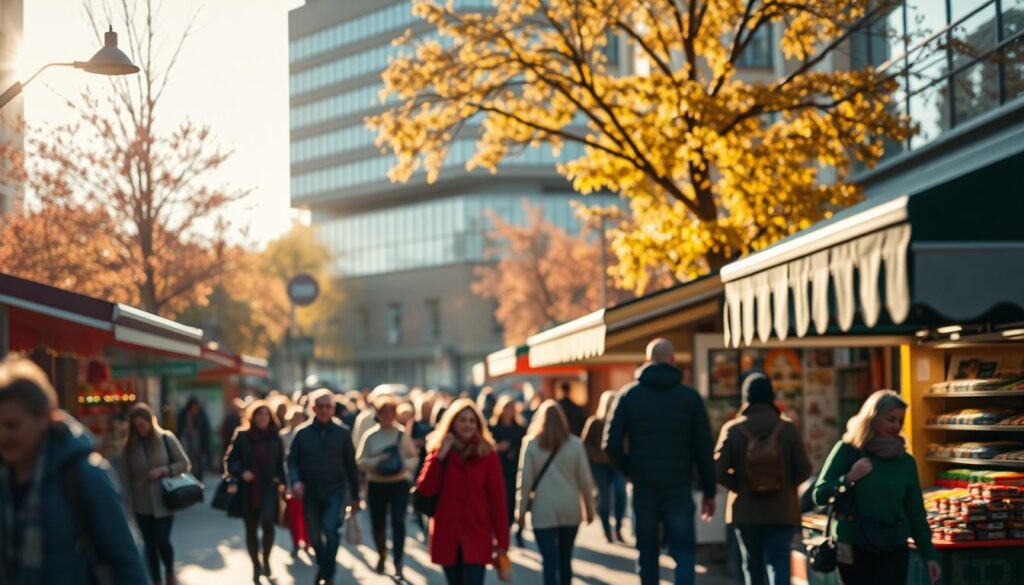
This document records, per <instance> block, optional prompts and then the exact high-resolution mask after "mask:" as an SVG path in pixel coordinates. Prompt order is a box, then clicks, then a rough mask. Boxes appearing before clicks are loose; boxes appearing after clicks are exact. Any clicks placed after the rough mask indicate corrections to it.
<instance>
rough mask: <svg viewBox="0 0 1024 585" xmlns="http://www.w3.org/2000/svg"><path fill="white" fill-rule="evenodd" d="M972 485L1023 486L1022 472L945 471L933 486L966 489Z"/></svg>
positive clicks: (985, 470) (941, 472)
mask: <svg viewBox="0 0 1024 585" xmlns="http://www.w3.org/2000/svg"><path fill="white" fill-rule="evenodd" d="M972 483H998V484H1001V485H1015V486H1024V472H1020V471H1002V470H991V469H946V470H944V471H940V472H939V474H938V476H937V478H936V481H935V484H936V485H938V486H940V487H944V488H955V487H959V488H966V487H967V486H968V485H969V484H972Z"/></svg>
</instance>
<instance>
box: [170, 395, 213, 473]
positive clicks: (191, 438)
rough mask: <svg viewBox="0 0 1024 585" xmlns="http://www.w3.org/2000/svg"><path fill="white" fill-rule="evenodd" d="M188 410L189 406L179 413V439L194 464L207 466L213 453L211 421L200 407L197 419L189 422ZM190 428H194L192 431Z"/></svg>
mask: <svg viewBox="0 0 1024 585" xmlns="http://www.w3.org/2000/svg"><path fill="white" fill-rule="evenodd" d="M189 404H191V402H190V403H189ZM188 409H189V405H186V406H185V408H183V409H181V412H179V413H178V418H177V423H178V427H177V428H178V433H177V434H178V439H179V440H180V441H181V443H182V445H183V446H184V447H186V451H187V452H188V456H189V459H191V460H192V462H193V464H195V465H206V463H207V461H206V459H207V458H208V457H209V456H210V453H212V452H213V449H212V448H211V447H212V446H211V443H210V438H211V435H212V434H213V433H212V430H211V426H210V419H209V418H208V417H207V416H206V411H205V410H203V409H202V407H200V408H199V412H197V413H196V416H195V418H194V419H192V420H191V421H189V418H188ZM190 426H191V427H194V428H192V429H191V430H190ZM197 459H198V460H197Z"/></svg>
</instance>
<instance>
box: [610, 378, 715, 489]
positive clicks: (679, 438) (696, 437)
mask: <svg viewBox="0 0 1024 585" xmlns="http://www.w3.org/2000/svg"><path fill="white" fill-rule="evenodd" d="M682 377H683V375H682V372H680V371H679V370H678V369H677V368H675V367H674V366H671V365H669V364H663V363H650V364H647V365H645V366H644V367H642V368H640V370H638V371H637V381H636V382H635V383H633V384H630V385H628V386H626V387H625V388H623V389H622V390H620V391H619V395H618V397H617V398H616V400H615V405H614V406H613V407H612V412H611V415H610V419H609V421H608V424H607V426H606V429H605V436H604V443H603V447H604V451H605V453H607V454H608V457H609V458H610V459H611V461H612V465H614V466H615V467H616V468H617V469H618V470H619V471H621V472H622V473H623V474H625V475H626V477H628V478H629V479H630V481H632V482H633V483H634V484H635V485H637V486H641V487H646V488H689V487H690V486H691V484H692V483H693V469H694V466H695V465H696V468H697V473H698V475H699V478H700V483H699V485H700V488H701V490H702V491H703V492H704V496H705V497H708V498H713V497H714V495H715V466H714V463H713V461H712V456H711V454H712V442H711V427H710V424H709V423H708V413H707V410H706V409H705V408H704V401H703V400H701V397H700V395H699V394H697V391H696V390H694V389H693V388H690V387H689V386H685V385H683V384H682V383H681V382H680V380H682Z"/></svg>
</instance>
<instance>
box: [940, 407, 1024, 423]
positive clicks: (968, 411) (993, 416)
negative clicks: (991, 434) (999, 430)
mask: <svg viewBox="0 0 1024 585" xmlns="http://www.w3.org/2000/svg"><path fill="white" fill-rule="evenodd" d="M1017 419H1020V421H1021V422H1010V421H1013V420H1017ZM928 424H943V425H1002V424H1007V425H1008V424H1024V412H1020V411H1014V410H1010V409H1006V408H965V409H962V410H956V411H953V412H947V413H944V414H940V415H936V416H933V417H932V418H930V419H928Z"/></svg>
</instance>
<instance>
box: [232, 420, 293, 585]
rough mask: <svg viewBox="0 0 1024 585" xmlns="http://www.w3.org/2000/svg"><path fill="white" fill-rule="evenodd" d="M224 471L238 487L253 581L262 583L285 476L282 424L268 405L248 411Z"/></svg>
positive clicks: (235, 437)
mask: <svg viewBox="0 0 1024 585" xmlns="http://www.w3.org/2000/svg"><path fill="white" fill-rule="evenodd" d="M224 470H225V472H226V473H227V475H228V479H229V480H233V481H235V482H236V483H237V485H238V486H239V489H238V497H239V498H240V500H241V508H242V520H243V521H244V522H245V543H246V547H247V548H248V550H249V558H250V560H252V569H253V578H252V579H253V582H254V583H259V582H260V576H261V575H263V576H265V577H267V578H268V579H270V578H271V573H270V551H271V550H273V548H274V532H275V524H276V522H277V517H278V514H279V513H280V506H281V493H282V491H283V489H284V487H283V486H285V485H286V484H285V479H286V476H285V471H284V442H283V441H282V440H281V435H280V424H279V423H278V421H277V414H276V413H275V412H274V411H273V410H271V408H270V405H269V404H268V403H267V402H265V401H263V400H257V401H255V402H253V403H252V404H250V405H249V407H248V408H247V409H246V410H245V418H244V419H243V421H242V425H241V426H240V427H239V428H238V430H237V431H235V436H234V437H233V438H232V439H231V446H230V447H228V451H227V453H226V454H225V455H224ZM260 528H261V529H262V530H263V547H262V552H263V557H262V559H261V558H260V546H259V544H260V543H259V538H258V536H257V529H260Z"/></svg>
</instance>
